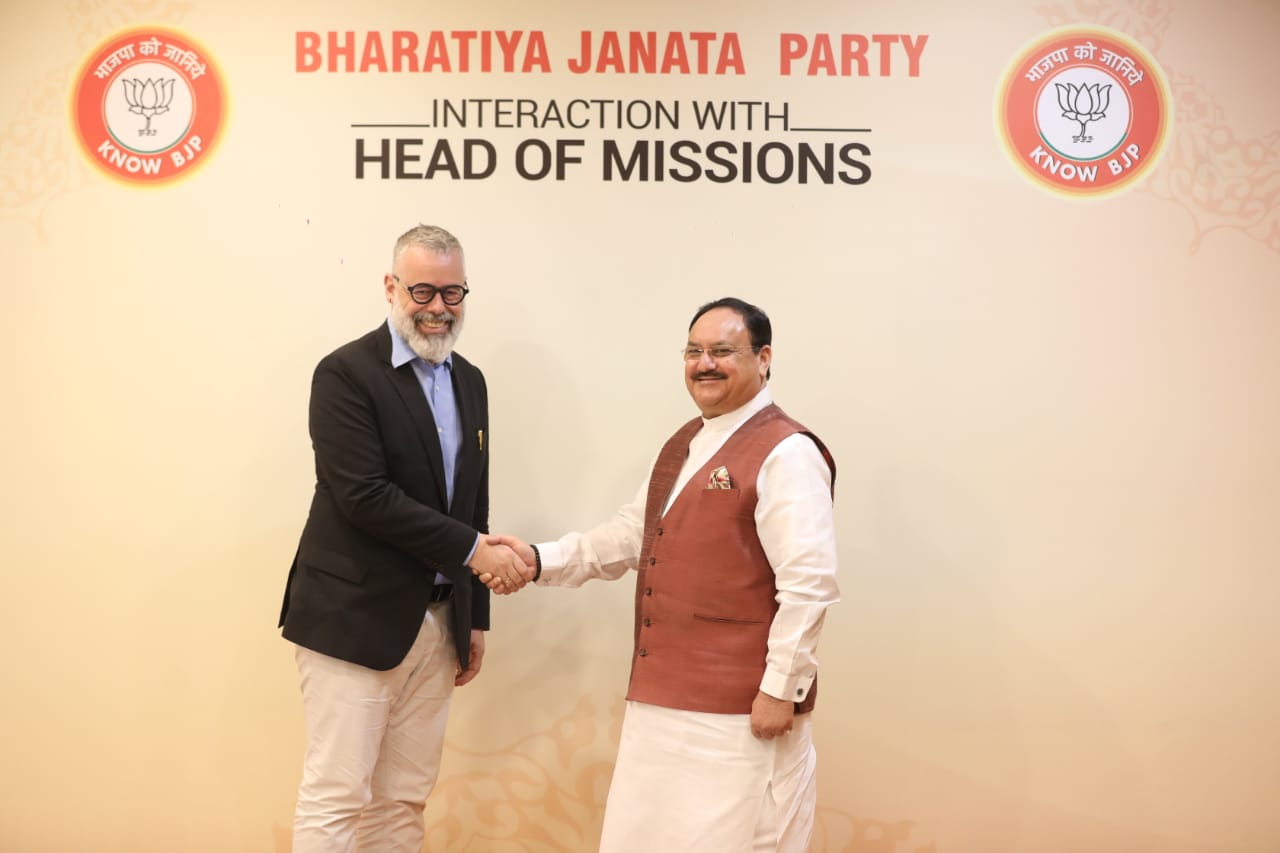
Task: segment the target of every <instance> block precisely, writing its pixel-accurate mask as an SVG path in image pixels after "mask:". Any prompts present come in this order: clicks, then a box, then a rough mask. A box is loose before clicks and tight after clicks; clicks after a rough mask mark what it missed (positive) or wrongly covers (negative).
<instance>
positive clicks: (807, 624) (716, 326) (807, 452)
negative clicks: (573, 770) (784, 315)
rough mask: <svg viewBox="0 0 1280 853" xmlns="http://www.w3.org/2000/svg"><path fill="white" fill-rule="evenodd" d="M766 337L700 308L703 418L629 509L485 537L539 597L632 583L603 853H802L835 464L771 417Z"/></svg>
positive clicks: (756, 312)
mask: <svg viewBox="0 0 1280 853" xmlns="http://www.w3.org/2000/svg"><path fill="white" fill-rule="evenodd" d="M771 340H772V330H771V327H770V323H769V318H768V317H767V316H766V315H765V314H764V312H763V311H761V310H760V309H759V308H757V307H755V306H754V305H750V304H748V303H746V302H743V301H742V300H740V299H733V298H726V299H720V300H717V301H715V302H711V303H709V304H707V305H704V306H702V307H701V308H700V309H698V312H697V313H696V314H695V315H694V317H693V321H692V322H691V323H690V325H689V340H688V343H687V344H686V345H685V347H684V373H685V384H686V385H687V386H688V389H689V394H690V396H692V397H693V400H694V402H695V403H696V404H697V406H698V408H699V409H700V410H701V413H702V415H701V417H698V418H694V419H693V420H692V421H690V422H689V423H687V424H685V425H684V426H683V427H681V428H680V429H679V430H677V431H676V433H675V435H673V436H672V437H671V438H670V439H669V440H668V441H667V443H666V445H665V446H664V447H663V448H662V450H661V452H659V454H658V456H657V458H656V460H655V462H654V464H653V469H652V471H651V473H650V475H649V479H648V480H647V481H646V482H645V483H644V484H643V485H642V486H641V488H640V490H639V492H638V494H637V495H636V498H635V500H634V501H633V502H632V503H631V504H628V505H627V506H625V507H623V508H622V509H621V510H619V511H618V513H617V514H616V515H615V516H614V517H613V518H612V519H610V520H609V521H607V522H605V523H603V524H601V525H599V526H598V527H596V528H594V529H593V530H591V531H589V532H587V533H570V534H567V535H565V536H563V537H561V538H560V539H559V540H558V541H556V542H547V543H543V544H540V545H537V546H529V545H527V544H525V543H524V542H522V541H520V540H518V539H515V538H513V537H500V538H495V539H494V540H492V541H493V542H494V543H495V544H497V543H498V542H502V543H504V544H508V545H511V546H512V547H513V548H515V549H516V551H517V553H519V554H520V555H521V556H522V557H523V558H524V559H525V560H526V562H528V563H529V565H530V566H531V567H534V568H535V572H536V574H535V582H536V583H537V584H540V585H549V586H566V587H575V586H580V585H581V584H583V583H584V582H586V581H587V580H590V579H592V578H604V579H609V580H613V579H616V578H619V577H621V576H622V575H623V574H625V573H626V572H627V571H628V570H629V569H635V570H636V572H637V579H636V603H635V647H634V651H633V654H632V658H631V682H630V685H629V688H628V691H627V706H626V714H625V717H624V720H623V725H622V736H621V743H620V744H619V749H618V760H617V764H616V766H615V769H614V775H613V782H612V785H611V787H610V789H609V799H608V804H607V806H606V809H605V820H604V831H603V836H602V838H601V842H600V850H601V851H603V853H630V851H637V853H640V851H643V853H649V852H650V851H653V850H699V851H710V853H736V851H743V853H747V851H762V850H777V851H797V853H802V851H805V850H807V849H808V846H809V839H810V836H811V834H812V830H813V815H814V808H815V805H816V801H817V792H816V777H815V756H814V749H813V738H812V723H811V714H810V713H809V712H810V711H811V710H812V709H813V707H814V700H815V698H816V693H817V689H816V688H817V669H818V661H817V647H818V634H819V632H820V631H821V628H822V621H823V616H824V614H825V612H826V609H827V607H829V606H830V605H832V604H834V603H835V602H836V601H837V600H839V590H838V589H837V586H836V578H835V572H836V545H835V528H834V524H833V521H832V503H831V502H832V487H833V485H834V482H835V463H834V462H833V461H832V458H831V454H830V453H829V452H828V451H827V448H826V447H825V446H824V445H823V443H822V442H821V441H820V440H819V439H818V437H817V436H815V435H814V434H813V433H811V432H809V431H808V430H807V429H806V428H805V427H804V426H802V425H801V424H799V423H797V422H796V421H794V420H792V419H791V418H789V417H787V415H785V414H784V413H783V412H782V410H781V409H779V408H778V407H777V406H775V405H773V400H772V397H771V396H770V393H769V389H768V385H767V383H768V379H769V375H770V361H771V360H772V357H773V351H772V347H771V345H770V344H771ZM481 579H482V580H486V582H488V579H487V578H486V577H485V576H482V577H481ZM491 587H492V588H493V589H494V590H495V591H497V592H505V591H506V590H505V589H503V588H501V587H500V586H498V585H497V584H496V583H494V584H491ZM512 591H514V590H512Z"/></svg>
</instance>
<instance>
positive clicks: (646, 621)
mask: <svg viewBox="0 0 1280 853" xmlns="http://www.w3.org/2000/svg"><path fill="white" fill-rule="evenodd" d="M652 624H653V622H652V621H651V620H650V619H649V617H648V616H646V617H644V626H645V627H646V628H648V627H649V626H650V625H652Z"/></svg>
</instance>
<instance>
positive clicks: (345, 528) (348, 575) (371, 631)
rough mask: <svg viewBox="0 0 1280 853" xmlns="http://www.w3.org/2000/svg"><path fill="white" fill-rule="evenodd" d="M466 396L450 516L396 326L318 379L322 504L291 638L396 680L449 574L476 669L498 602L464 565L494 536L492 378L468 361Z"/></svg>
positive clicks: (299, 582) (315, 433)
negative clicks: (483, 536)
mask: <svg viewBox="0 0 1280 853" xmlns="http://www.w3.org/2000/svg"><path fill="white" fill-rule="evenodd" d="M453 389H454V395H455V397H456V399H457V403H458V414H459V417H460V419H461V421H462V433H461V435H460V438H459V449H458V468H457V472H456V474H455V477H454V487H453V490H454V494H453V505H452V506H449V505H448V501H447V499H446V492H445V480H444V457H443V455H442V454H441V451H440V441H439V439H438V438H437V435H436V425H435V421H434V420H433V418H432V416H431V407H430V406H429V405H428V403H427V400H426V397H425V396H423V393H422V387H421V386H420V385H419V384H418V378H417V376H416V375H415V374H414V372H413V366H412V365H411V364H405V365H403V366H401V367H399V368H394V367H392V366H391V331H390V329H388V328H387V326H386V324H383V325H381V326H379V327H378V328H377V329H374V330H373V331H372V332H370V333H369V334H367V335H365V336H364V337H362V338H359V339H357V340H355V341H352V342H351V343H349V344H347V345H346V346H343V347H341V348H339V349H338V350H336V351H335V352H333V353H331V354H330V355H328V356H326V357H325V358H324V359H323V360H322V361H321V362H320V364H319V365H318V366H317V367H316V371H315V375H314V376H313V377H312V381H311V407H310V417H309V422H310V429H311V444H312V447H313V448H314V449H315V457H316V491H315V497H314V498H313V499H312V501H311V512H310V514H309V516H308V517H307V523H306V527H305V528H304V529H303V531H302V538H301V541H300V542H299V544H298V551H297V554H296V556H295V557H294V560H293V565H292V566H291V567H290V569H289V580H288V583H287V584H286V585H285V592H284V603H283V605H282V606H281V609H280V623H279V624H280V626H282V627H283V628H284V636H285V639H287V640H291V641H292V642H294V643H297V644H298V645H300V646H304V647H306V648H308V649H313V650H315V651H317V652H320V653H322V654H326V655H329V656H330V657H336V658H340V659H342V660H346V661H350V662H352V663H356V664H360V665H361V666H367V667H369V668H371V669H378V670H387V669H392V668H393V667H395V666H397V665H398V664H399V663H400V662H401V661H402V660H404V656H405V655H406V654H408V652H409V648H410V646H412V645H413V641H414V639H415V638H416V637H417V635H418V630H419V628H421V626H422V620H423V617H424V616H425V614H426V609H427V603H428V597H429V595H430V593H431V589H432V587H433V586H434V585H435V575H436V572H440V573H442V574H444V575H446V576H447V577H450V578H452V579H453V581H454V590H455V592H454V596H453V601H452V617H453V634H454V640H455V642H456V644H457V648H458V659H459V661H460V662H461V663H462V666H464V667H465V666H466V665H467V663H468V657H469V652H470V639H471V629H472V628H481V629H486V630H487V629H488V627H489V590H488V589H487V588H486V587H485V586H484V584H482V583H480V582H479V581H478V580H476V579H475V578H474V577H473V576H472V574H471V570H470V569H469V568H467V567H466V566H464V565H463V564H462V561H463V560H465V559H466V558H467V555H468V554H469V553H470V552H471V547H472V545H474V544H475V540H476V533H477V532H480V533H487V532H488V531H489V440H488V439H489V405H488V395H487V391H486V388H485V382H484V376H483V374H481V373H480V370H479V369H478V368H476V367H475V366H474V365H472V364H471V363H470V362H469V361H467V360H466V359H464V358H463V357H462V356H460V355H458V354H457V353H454V354H453Z"/></svg>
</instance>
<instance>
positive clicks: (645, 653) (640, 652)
mask: <svg viewBox="0 0 1280 853" xmlns="http://www.w3.org/2000/svg"><path fill="white" fill-rule="evenodd" d="M636 654H638V655H640V657H644V656H646V655H647V654H649V653H648V652H647V651H645V650H644V649H641V650H640V651H638V652H636Z"/></svg>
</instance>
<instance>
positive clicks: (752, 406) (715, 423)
mask: <svg viewBox="0 0 1280 853" xmlns="http://www.w3.org/2000/svg"><path fill="white" fill-rule="evenodd" d="M772 402H773V395H772V394H770V393H769V386H768V385H765V386H764V387H763V388H761V389H760V390H759V391H758V392H757V393H756V395H755V396H754V397H752V398H751V399H750V400H748V401H747V402H746V403H744V404H743V405H741V406H739V407H738V408H736V409H734V410H733V411H732V412H725V413H724V414H723V415H719V416H717V417H714V418H703V419H702V432H703V433H711V432H717V433H718V432H723V433H724V434H726V435H728V434H729V433H731V432H733V431H734V430H736V429H737V428H738V427H740V426H742V425H743V424H745V423H746V422H747V421H748V420H750V419H751V416H752V415H754V414H755V413H756V412H758V411H760V410H761V409H763V408H764V407H765V406H768V405H769V404H770V403H772Z"/></svg>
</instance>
